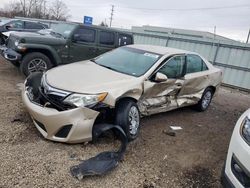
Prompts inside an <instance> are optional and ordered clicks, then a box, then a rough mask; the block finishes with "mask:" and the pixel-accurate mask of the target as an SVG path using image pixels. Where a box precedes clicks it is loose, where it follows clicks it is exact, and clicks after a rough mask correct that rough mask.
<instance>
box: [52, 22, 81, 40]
mask: <svg viewBox="0 0 250 188" xmlns="http://www.w3.org/2000/svg"><path fill="white" fill-rule="evenodd" d="M75 27H76V25H74V24H61V23H60V24H53V25H52V26H51V29H50V34H52V35H56V36H58V37H60V36H61V37H63V38H68V37H69V36H70V34H71V32H72V31H73V30H74V29H75Z"/></svg>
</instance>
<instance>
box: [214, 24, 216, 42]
mask: <svg viewBox="0 0 250 188" xmlns="http://www.w3.org/2000/svg"><path fill="white" fill-rule="evenodd" d="M215 37H216V26H214V40H215Z"/></svg>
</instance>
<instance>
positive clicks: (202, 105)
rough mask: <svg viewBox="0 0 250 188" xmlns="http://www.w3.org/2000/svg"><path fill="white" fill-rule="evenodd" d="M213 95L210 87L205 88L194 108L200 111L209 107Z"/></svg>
mask: <svg viewBox="0 0 250 188" xmlns="http://www.w3.org/2000/svg"><path fill="white" fill-rule="evenodd" d="M213 95H214V91H213V90H212V89H211V88H207V89H205V91H204V92H203V95H202V97H201V99H200V101H199V102H198V104H197V105H196V109H197V110H198V111H200V112H203V111H205V110H206V109H207V108H208V107H209V105H210V103H211V101H212V98H213Z"/></svg>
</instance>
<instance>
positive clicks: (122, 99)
mask: <svg viewBox="0 0 250 188" xmlns="http://www.w3.org/2000/svg"><path fill="white" fill-rule="evenodd" d="M129 100H130V101H133V102H135V103H137V100H136V99H135V98H132V97H122V98H119V99H118V100H117V101H116V103H115V107H117V106H118V105H119V104H120V103H121V102H124V101H129Z"/></svg>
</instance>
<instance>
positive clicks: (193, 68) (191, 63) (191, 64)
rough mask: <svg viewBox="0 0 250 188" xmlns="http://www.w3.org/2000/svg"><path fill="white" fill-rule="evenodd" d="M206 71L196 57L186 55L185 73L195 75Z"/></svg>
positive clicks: (202, 62) (201, 61) (199, 59)
mask: <svg viewBox="0 0 250 188" xmlns="http://www.w3.org/2000/svg"><path fill="white" fill-rule="evenodd" d="M205 70H208V68H207V66H206V64H205V63H204V61H203V60H202V59H201V58H200V57H199V56H197V55H187V71H186V73H195V72H201V71H205Z"/></svg>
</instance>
